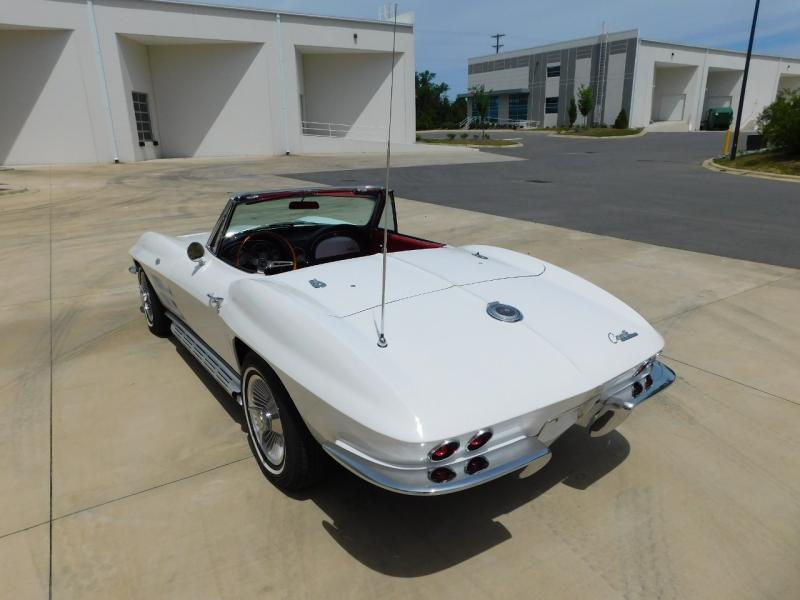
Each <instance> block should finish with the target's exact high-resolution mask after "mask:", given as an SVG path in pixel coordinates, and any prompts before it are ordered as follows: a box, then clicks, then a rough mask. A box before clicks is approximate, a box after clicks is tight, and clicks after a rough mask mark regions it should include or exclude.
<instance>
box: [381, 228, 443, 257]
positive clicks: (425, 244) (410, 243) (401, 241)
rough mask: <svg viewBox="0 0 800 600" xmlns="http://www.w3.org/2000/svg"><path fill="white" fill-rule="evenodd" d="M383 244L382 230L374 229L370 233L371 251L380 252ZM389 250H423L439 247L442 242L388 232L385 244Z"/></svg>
mask: <svg viewBox="0 0 800 600" xmlns="http://www.w3.org/2000/svg"><path fill="white" fill-rule="evenodd" d="M382 244H383V230H381V229H376V230H375V232H374V233H373V234H372V248H371V250H372V252H380V251H381V245H382ZM386 245H387V246H388V251H389V252H401V251H403V250H423V249H425V248H441V247H442V246H444V244H440V243H439V242H432V241H430V240H423V239H421V238H416V237H412V236H410V235H403V234H402V233H395V232H393V231H390V232H389V235H388V236H387V244H386Z"/></svg>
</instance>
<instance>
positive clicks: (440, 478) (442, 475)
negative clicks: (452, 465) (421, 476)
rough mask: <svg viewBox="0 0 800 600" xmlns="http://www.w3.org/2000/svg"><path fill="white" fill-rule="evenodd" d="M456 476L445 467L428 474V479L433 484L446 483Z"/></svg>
mask: <svg viewBox="0 0 800 600" xmlns="http://www.w3.org/2000/svg"><path fill="white" fill-rule="evenodd" d="M455 476H456V474H455V472H453V471H452V470H450V469H448V468H447V467H437V468H435V469H434V470H433V471H429V472H428V478H429V479H430V480H431V481H432V482H433V483H446V482H448V481H450V480H451V479H453V477H455Z"/></svg>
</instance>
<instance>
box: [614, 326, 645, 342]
mask: <svg viewBox="0 0 800 600" xmlns="http://www.w3.org/2000/svg"><path fill="white" fill-rule="evenodd" d="M637 335H639V334H638V333H636V332H635V331H634V332H633V333H628V332H627V331H625V330H624V329H623V330H622V331H620V332H619V333H611V332H610V333H609V334H608V341H609V342H611V343H612V344H616V343H617V342H627V341H628V340H629V339H631V338H635V337H636V336H637Z"/></svg>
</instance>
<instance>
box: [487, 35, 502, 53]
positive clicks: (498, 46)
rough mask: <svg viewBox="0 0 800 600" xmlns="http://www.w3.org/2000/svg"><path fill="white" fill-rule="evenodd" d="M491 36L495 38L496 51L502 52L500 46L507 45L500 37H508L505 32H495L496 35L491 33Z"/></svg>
mask: <svg viewBox="0 0 800 600" xmlns="http://www.w3.org/2000/svg"><path fill="white" fill-rule="evenodd" d="M489 37H491V38H494V46H493V48H494V53H495V54H500V48H502V47H503V46H505V44H501V43H500V38H503V37H506V34H505V33H495V34H494V35H490V36H489Z"/></svg>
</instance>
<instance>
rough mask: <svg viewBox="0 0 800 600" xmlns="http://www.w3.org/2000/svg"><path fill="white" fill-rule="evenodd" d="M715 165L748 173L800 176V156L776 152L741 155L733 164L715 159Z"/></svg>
mask: <svg viewBox="0 0 800 600" xmlns="http://www.w3.org/2000/svg"><path fill="white" fill-rule="evenodd" d="M714 163H715V164H717V165H719V166H720V167H732V168H734V169H747V170H748V171H764V172H766V173H780V174H781V175H800V156H797V155H795V156H791V155H787V154H779V153H776V152H759V153H758V154H745V155H739V156H737V157H736V160H734V161H733V162H731V159H729V158H715V159H714Z"/></svg>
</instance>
